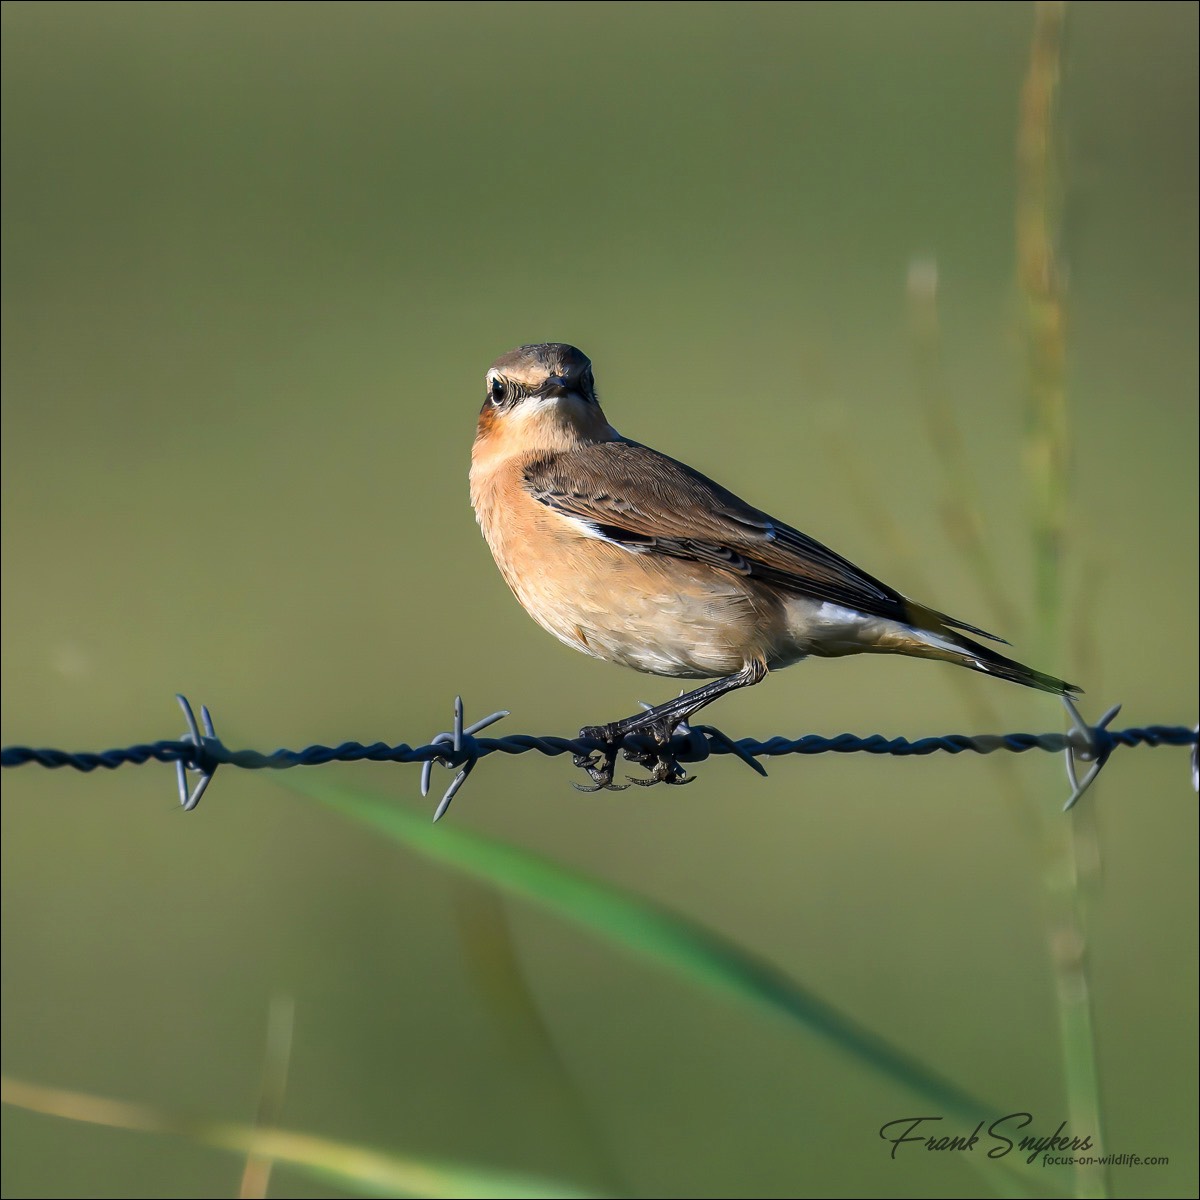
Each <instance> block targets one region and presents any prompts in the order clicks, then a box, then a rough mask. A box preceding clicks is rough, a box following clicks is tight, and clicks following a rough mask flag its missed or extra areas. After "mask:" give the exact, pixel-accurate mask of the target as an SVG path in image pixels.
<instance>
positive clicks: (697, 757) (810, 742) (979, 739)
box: [0, 695, 1200, 821]
mask: <svg viewBox="0 0 1200 1200" xmlns="http://www.w3.org/2000/svg"><path fill="white" fill-rule="evenodd" d="M175 698H176V700H178V702H179V705H180V707H181V708H182V709H183V714H184V717H185V719H186V721H187V725H188V728H187V732H186V733H184V734H183V735H182V736H181V737H179V738H178V739H177V740H175V741H161V742H151V743H148V744H138V745H134V746H128V747H125V748H123V749H116V750H105V751H103V752H101V753H89V752H86V751H81V752H69V751H66V750H54V749H33V748H31V747H28V746H6V747H4V748H3V750H0V766H3V767H21V766H25V765H27V764H30V763H34V764H37V765H38V766H42V767H49V768H52V769H53V768H59V767H70V768H72V769H74V770H76V771H95V770H97V769H103V770H115V769H116V768H117V767H121V766H126V765H128V764H135V765H140V764H141V763H146V762H151V761H154V762H162V763H172V762H173V763H174V764H175V768H176V775H177V782H178V787H179V802H180V804H181V805H182V806H183V808H184V809H185V810H186V811H188V812H190V811H191V810H192V809H194V808H195V807H196V806H197V805H198V804H199V803H200V798H201V797H202V796H203V795H204V792H205V789H206V788H207V787H208V785H209V783H210V782H211V781H212V778H213V776H214V775H215V774H216V771H217V768H218V767H222V766H230V767H241V768H242V769H243V770H248V771H262V770H271V771H278V770H286V769H288V768H290V767H315V766H324V765H325V764H326V763H332V762H392V763H420V764H422V769H421V794H422V795H423V796H425V795H428V794H429V784H430V777H431V775H432V771H433V766H434V764H435V763H436V764H439V765H441V766H443V767H447V768H449V769H451V770H454V771H455V772H456V774H455V776H454V778H453V779H452V780H451V782H450V786H449V787H447V789H446V791H445V794H444V795H443V796H442V799H441V801H440V802H439V803H438V806H437V808H436V810H435V811H434V816H433V819H434V820H435V821H438V820H440V819H441V818H442V816H444V815H445V812H446V810H447V809H448V808H449V807H450V803H451V801H452V800H453V799H454V797H455V796H456V795H457V794H458V791H459V790H460V789H461V787H462V785H463V784H464V783H465V782H466V781H467V778H468V776H469V775H470V774H471V772H472V771H473V770H474V769H475V767H476V766H477V765H478V763H479V762H480V760H481V759H484V758H486V757H487V756H488V755H490V754H527V753H529V752H530V751H536V752H537V753H539V754H545V755H548V756H550V757H552V758H553V757H557V756H559V755H562V754H570V755H571V756H572V758H573V761H574V763H575V765H576V766H578V767H582V768H583V769H585V770H586V771H587V772H588V773H589V775H591V777H592V779H593V780H594V781H596V782H595V783H594V784H593V785H592V786H586V787H585V786H583V785H580V784H574V785H573V786H575V787H578V788H580V789H581V790H584V791H597V790H599V789H600V788H608V789H611V790H620V789H622V788H623V787H627V786H628V784H616V783H613V782H612V778H613V769H614V766H615V762H616V756H617V754H618V753H624V755H625V757H626V758H627V759H628V760H629V761H631V762H635V763H638V764H640V765H642V766H650V765H655V764H657V765H659V766H660V767H661V766H663V765H664V764H665V765H666V767H667V768H668V769H667V770H666V771H665V772H663V771H655V773H654V777H653V778H650V779H632V778H631V779H630V782H631V783H638V784H642V785H644V786H649V785H651V784H653V783H656V782H671V783H690V782H691V780H692V778H693V777H691V776H688V775H686V774H685V773H684V772H683V770H682V767H680V765H679V764H681V763H699V762H703V761H704V760H705V759H707V758H709V757H711V756H712V755H714V754H717V755H720V754H731V755H733V756H734V757H736V758H738V759H740V760H741V761H742V762H744V763H745V764H746V765H747V766H749V767H751V768H752V769H753V770H755V771H757V772H758V773H759V774H760V775H764V776H765V775H766V773H767V772H766V768H764V767H763V765H762V764H761V763H760V762H759V761H758V760H759V759H760V758H775V757H778V756H781V755H787V754H827V753H834V754H853V753H863V754H888V755H893V756H895V757H900V758H910V757H920V756H923V755H927V754H936V753H939V752H941V753H947V754H962V753H963V752H964V751H969V752H970V753H973V754H992V753H994V752H995V751H997V750H1006V751H1010V752H1012V753H1014V754H1023V753H1025V752H1026V751H1028V750H1049V751H1052V752H1061V753H1062V754H1063V755H1064V758H1065V762H1066V771H1067V780H1068V782H1069V784H1070V787H1071V794H1070V796H1069V797H1068V798H1067V802H1066V804H1065V805H1064V806H1063V808H1064V811H1066V810H1068V809H1070V808H1072V807H1073V806H1074V805H1075V804H1076V803H1077V801H1078V800H1079V798H1080V797H1081V796H1082V795H1083V794H1084V792H1086V791H1087V789H1088V788H1089V787H1090V786H1091V785H1092V783H1093V782H1094V781H1095V779H1096V777H1097V775H1099V773H1100V771H1101V770H1103V768H1104V766H1105V764H1106V763H1107V762H1108V760H1109V757H1110V756H1111V755H1112V753H1113V751H1114V750H1116V749H1117V748H1118V747H1120V746H1127V747H1133V746H1191V747H1192V755H1191V768H1192V787H1193V788H1197V787H1198V786H1200V771H1198V766H1200V764H1198V761H1197V743H1198V742H1200V728H1191V729H1189V728H1188V727H1187V726H1182V725H1148V726H1142V727H1137V728H1132V729H1118V730H1114V729H1110V728H1109V725H1110V724H1111V722H1112V720H1113V719H1114V718H1115V717H1116V715H1117V713H1118V712H1120V710H1121V706H1120V705H1119V704H1117V705H1114V706H1113V707H1112V708H1110V709H1109V710H1108V711H1107V712H1106V713H1105V714H1104V715H1103V716H1102V717H1101V718H1100V720H1099V721H1097V722H1096V723H1095V724H1094V725H1089V724H1088V722H1087V721H1085V720H1084V719H1083V717H1082V715H1081V714H1080V712H1079V709H1078V708H1077V707H1076V706H1075V704H1074V703H1073V702H1072V701H1071V700H1070V699H1068V698H1067V697H1063V704H1064V705H1065V706H1066V709H1067V713H1068V714H1069V716H1070V720H1071V728H1070V729H1069V730H1068V731H1067V732H1066V733H1005V734H961V733H950V734H943V735H941V736H937V737H923V738H918V739H916V740H915V741H910V740H909V739H908V738H904V737H895V738H886V737H884V736H883V735H882V734H878V733H876V734H871V735H869V736H867V737H859V736H857V735H856V734H852V733H840V734H837V735H836V736H834V737H822V736H821V735H819V734H815V733H809V734H805V735H803V736H802V737H798V738H786V737H778V736H777V737H772V738H768V739H767V740H766V741H759V740H757V739H755V738H741V739H738V740H736V741H735V740H734V739H733V738H731V737H729V736H728V735H727V734H725V733H723V732H722V731H721V730H719V729H717V728H716V727H714V726H712V725H690V726H689V725H687V724H681V725H680V726H678V728H677V729H676V731H675V734H674V735H673V736H672V738H671V739H670V741H669V742H668V743H667V744H666V745H660V744H658V743H657V742H655V740H654V739H653V738H651V737H648V736H647V735H645V734H626V735H624V736H620V737H616V738H614V739H613V740H611V741H601V740H598V739H597V738H594V737H587V738H582V737H575V738H564V737H553V736H540V737H539V736H533V735H530V734H522V733H517V734H510V735H509V736H508V737H502V738H495V737H490V738H481V737H477V736H476V735H477V734H479V733H481V732H482V731H483V730H484V729H487V728H488V727H489V726H491V725H494V724H495V723H496V722H497V721H499V720H501V719H503V718H504V717H507V716H508V715H509V713H508V710H506V709H505V710H501V711H499V712H494V713H491V714H489V715H488V716H486V717H484V718H483V719H482V720H479V721H475V722H473V723H472V724H470V725H466V724H465V723H464V720H465V719H464V716H463V702H462V697H461V696H459V697H457V698H456V699H455V701H454V722H453V728H451V729H449V730H446V731H444V732H442V733H438V734H435V735H434V737H433V738H432V739H431V740H430V741H429V742H428V743H427V744H426V745H423V746H409V745H408V744H407V743H404V742H401V743H399V744H398V745H395V746H389V745H387V743H385V742H372V743H370V744H369V745H364V744H363V743H362V742H342V743H340V744H339V745H337V746H321V745H313V746H307V747H305V749H303V750H283V749H281V750H275V751H272V752H271V753H270V754H263V753H260V752H259V751H257V750H230V749H229V748H228V747H227V746H226V745H225V744H224V743H223V742H222V741H221V739H220V738H219V737H217V733H216V730H215V728H214V726H213V719H212V714H211V713H210V712H209V710H208V708H207V707H206V706H202V707H201V709H200V722H199V723H198V722H197V721H196V716H195V713H194V712H193V711H192V706H191V704H189V703H188V701H187V699H186V698H185V697H183V696H181V695H177V696H176V697H175ZM201 726H202V727H203V730H202V729H201ZM1080 763H1086V764H1087V769H1086V771H1084V772H1083V774H1082V775H1080V772H1079V770H1078V765H1079V764H1080ZM188 772H192V773H194V774H196V775H197V776H198V777H199V778H198V780H197V782H196V783H195V785H194V786H192V787H189V786H188V780H187V773H188Z"/></svg>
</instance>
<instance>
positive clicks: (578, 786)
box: [568, 779, 636, 794]
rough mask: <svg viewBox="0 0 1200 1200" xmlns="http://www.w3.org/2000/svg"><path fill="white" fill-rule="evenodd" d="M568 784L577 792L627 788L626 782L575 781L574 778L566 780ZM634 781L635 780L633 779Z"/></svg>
mask: <svg viewBox="0 0 1200 1200" xmlns="http://www.w3.org/2000/svg"><path fill="white" fill-rule="evenodd" d="M568 782H569V783H570V785H571V786H572V787H573V788H574V789H575V790H576V791H577V792H586V793H589V794H590V793H592V792H624V791H627V790H628V789H629V784H627V783H576V782H575V780H573V779H571V780H568ZM634 782H636V780H635V781H634Z"/></svg>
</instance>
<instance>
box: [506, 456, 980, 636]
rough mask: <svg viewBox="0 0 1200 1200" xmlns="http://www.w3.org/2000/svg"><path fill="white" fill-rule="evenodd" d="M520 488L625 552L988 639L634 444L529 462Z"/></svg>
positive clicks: (677, 464)
mask: <svg viewBox="0 0 1200 1200" xmlns="http://www.w3.org/2000/svg"><path fill="white" fill-rule="evenodd" d="M525 487H526V488H527V489H528V491H529V493H530V495H531V496H533V498H534V499H535V500H537V501H539V502H540V503H542V504H545V505H547V506H548V507H549V508H553V509H555V510H557V511H558V512H560V513H563V514H564V515H565V516H568V517H571V518H573V519H575V520H577V521H582V522H583V523H584V524H586V525H587V526H588V527H589V528H590V529H591V530H592V531H593V532H594V533H595V534H597V535H598V536H600V537H603V538H606V539H608V540H609V541H612V542H615V543H617V544H618V545H622V546H625V547H627V548H628V549H630V550H632V551H637V552H640V553H647V554H663V555H668V556H670V557H672V558H687V559H692V560H694V561H696V562H703V563H708V564H709V565H711V566H714V567H717V568H719V569H721V570H724V571H730V572H732V573H734V574H739V575H748V576H751V577H752V578H756V579H762V580H764V581H765V582H769V583H771V584H774V585H775V586H777V587H781V588H783V589H785V590H786V591H790V592H794V593H796V594H798V595H802V596H811V597H812V598H814V599H817V600H830V601H833V602H834V603H835V604H843V605H845V606H846V607H847V608H853V609H857V610H858V611H860V612H863V613H868V614H871V615H873V616H879V617H885V618H888V619H892V620H898V621H903V622H905V623H907V624H921V625H928V624H929V623H930V618H932V619H933V620H934V621H935V622H937V621H940V622H941V623H943V624H945V625H950V626H952V627H954V628H957V629H964V630H967V631H968V632H970V633H976V634H979V635H980V636H982V637H994V635H993V634H989V633H985V632H984V630H982V629H976V628H975V627H974V626H973V625H967V624H965V623H964V622H962V621H957V620H954V619H952V618H950V617H946V616H944V615H943V614H941V613H936V612H933V611H932V610H930V609H925V608H923V607H922V606H919V605H914V604H911V603H910V602H909V601H908V600H906V599H905V598H904V597H903V596H902V595H901V594H900V593H899V592H897V591H895V590H893V589H892V588H890V587H888V586H887V585H886V584H884V583H881V582H880V581H879V580H878V579H875V578H874V577H873V576H871V575H868V574H867V573H866V572H865V571H861V570H859V568H858V567H856V566H855V565H854V564H853V563H851V562H848V561H847V560H846V559H844V558H842V557H841V555H838V554H835V553H834V552H833V551H832V550H830V549H829V548H828V547H826V546H822V545H821V543H820V542H818V541H815V540H814V539H813V538H810V537H809V536H808V535H807V534H803V533H801V532H800V531H799V530H798V529H793V528H792V527H791V526H790V525H785V524H783V522H781V521H777V520H775V519H774V518H773V517H771V516H768V514H767V513H765V512H763V511H761V510H760V509H757V508H753V507H752V506H751V505H749V504H747V503H746V502H745V501H744V500H742V499H740V498H739V497H737V496H735V495H734V494H733V493H732V492H730V491H727V490H726V489H725V488H723V487H721V486H720V484H717V483H714V482H713V481H712V480H711V479H709V478H708V477H707V476H704V475H701V474H700V472H699V471H693V470H692V468H691V467H689V466H686V465H685V464H683V463H681V462H677V461H676V460H675V459H673V458H668V457H667V456H666V455H665V454H659V453H658V451H656V450H651V449H650V448H649V447H648V446H642V445H639V444H638V443H637V442H629V441H625V440H621V441H614V442H596V443H591V444H588V445H585V446H580V447H579V448H578V449H575V450H568V451H565V452H562V453H558V454H550V455H547V456H545V457H542V458H538V459H536V460H534V461H533V462H532V463H530V464H529V466H528V467H526V469H525ZM995 640H996V641H1002V640H1003V639H1001V638H996V639H995Z"/></svg>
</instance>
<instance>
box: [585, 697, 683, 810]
mask: <svg viewBox="0 0 1200 1200" xmlns="http://www.w3.org/2000/svg"><path fill="white" fill-rule="evenodd" d="M646 718H647V714H645V713H638V714H637V715H636V716H633V717H627V718H626V719H625V720H624V721H618V722H616V723H615V724H612V725H588V726H585V727H584V728H583V729H581V730H580V731H579V737H580V738H581V739H586V740H588V741H595V742H600V743H601V744H602V745H603V747H604V748H603V750H597V751H594V752H593V753H591V754H577V755H576V756H575V760H574V761H575V765H576V766H577V767H582V768H583V769H584V770H585V771H587V773H588V774H589V775H590V776H591V777H592V780H593V783H594V784H595V786H594V787H588V786H586V785H580V784H575V785H574V786H575V787H576V788H577V789H578V790H579V791H585V792H596V791H599V790H600V789H601V788H608V789H609V790H610V791H623V790H624V789H625V788H627V787H628V786H629V784H618V783H613V774H614V772H615V770H616V760H617V749H618V747H620V748H621V749H622V750H623V751H624V754H625V759H626V761H627V762H631V763H636V764H637V765H638V766H639V767H642V768H644V769H645V770H646V772H647V773H648V774H649V776H650V778H649V779H635V778H634V777H633V776H627V778H628V779H629V783H636V784H637V785H638V786H639V787H653V786H654V785H655V784H657V783H667V784H676V785H678V784H684V783H691V782H692V781H693V780H694V779H695V776H694V775H689V774H688V773H687V772H686V771H685V770H684V769H683V767H681V766H680V765H679V763H678V762H677V761H676V760H675V758H674V756H673V755H672V754H670V753H669V752H668V747H669V746H670V743H671V738H672V737H673V736H674V735H675V730H676V729H677V728H678V727H679V726H680V724H681V722H679V721H676V720H672V719H669V718H661V717H660V718H658V719H651V720H647V719H646ZM630 734H637V735H639V742H640V743H641V744H639V745H633V746H629V745H622V743H623V742H624V740H625V738H626V737H627V736H628V735H630Z"/></svg>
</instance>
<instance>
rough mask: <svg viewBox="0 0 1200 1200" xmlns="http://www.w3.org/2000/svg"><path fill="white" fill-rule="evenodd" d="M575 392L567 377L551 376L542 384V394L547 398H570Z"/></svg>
mask: <svg viewBox="0 0 1200 1200" xmlns="http://www.w3.org/2000/svg"><path fill="white" fill-rule="evenodd" d="M574 391H575V388H574V387H572V386H571V381H570V380H569V379H568V378H567V377H566V376H565V375H551V376H550V378H549V379H547V380H546V382H545V383H544V384H542V394H543V395H546V396H555V397H557V396H569V395H571V393H572V392H574Z"/></svg>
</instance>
